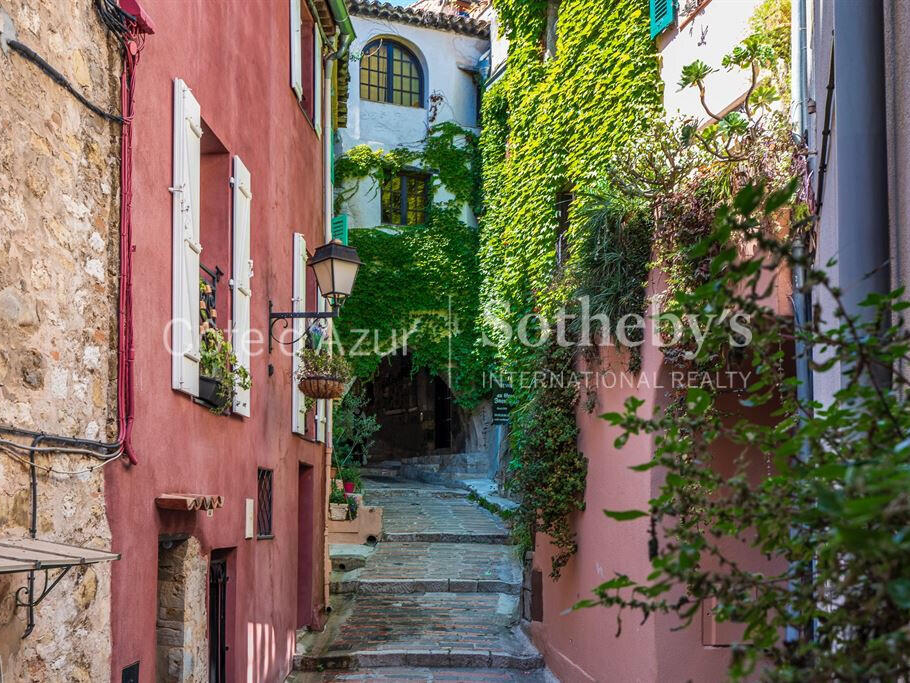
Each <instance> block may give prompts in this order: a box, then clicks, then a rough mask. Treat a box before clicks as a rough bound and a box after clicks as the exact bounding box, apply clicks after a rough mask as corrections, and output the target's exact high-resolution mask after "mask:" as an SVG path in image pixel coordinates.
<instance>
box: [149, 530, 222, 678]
mask: <svg viewBox="0 0 910 683" xmlns="http://www.w3.org/2000/svg"><path fill="white" fill-rule="evenodd" d="M207 590H208V560H207V558H206V557H205V556H204V555H202V553H201V549H200V546H199V541H198V540H196V539H195V538H192V537H190V538H189V539H187V540H185V541H179V542H176V543H163V544H161V545H160V546H159V550H158V619H157V622H156V624H157V626H156V631H157V633H156V636H157V643H156V664H155V679H156V681H158V683H206V682H207V681H208V680H209V672H208V637H207V633H208V620H207V610H206V593H207Z"/></svg>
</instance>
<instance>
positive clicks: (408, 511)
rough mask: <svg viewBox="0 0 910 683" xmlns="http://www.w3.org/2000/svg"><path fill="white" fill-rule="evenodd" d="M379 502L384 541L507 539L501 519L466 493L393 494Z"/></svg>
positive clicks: (464, 541) (500, 541)
mask: <svg viewBox="0 0 910 683" xmlns="http://www.w3.org/2000/svg"><path fill="white" fill-rule="evenodd" d="M381 505H382V509H383V525H382V526H383V539H384V540H386V541H400V542H415V541H416V542H427V543H508V539H509V532H508V530H507V529H506V527H505V525H504V524H503V522H502V520H501V519H500V518H499V517H497V516H496V515H494V514H493V513H492V512H488V511H487V510H484V509H483V508H481V507H479V506H478V505H476V504H475V503H473V502H472V501H470V500H468V499H467V498H466V497H465V498H460V497H459V498H437V497H435V496H428V497H423V496H421V497H411V496H395V497H389V498H387V499H385V500H383V501H382V503H381Z"/></svg>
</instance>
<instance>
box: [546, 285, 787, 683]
mask: <svg viewBox="0 0 910 683" xmlns="http://www.w3.org/2000/svg"><path fill="white" fill-rule="evenodd" d="M776 279H777V283H778V286H777V287H776V289H775V291H774V292H773V294H772V298H771V299H770V301H771V303H772V305H774V307H775V308H776V310H778V311H780V312H786V311H787V310H788V309H787V306H788V304H787V300H786V293H787V292H789V284H788V283H789V280H790V274H789V272H787V271H784V272H781V273H778V274H777V275H776ZM661 288H662V285H661V283H660V282H659V279H658V278H657V277H656V276H655V277H654V278H653V280H652V283H651V286H650V288H649V289H650V292H654V291H659V290H660V289H661ZM642 351H643V367H642V371H641V373H640V374H639V375H630V374H629V372H628V370H627V369H626V368H627V365H626V362H625V360H623V359H621V358H619V357H618V355H617V353H616V351H615V349H610V350H609V353H608V354H605V356H604V361H603V364H602V367H601V368H599V369H596V368H588V369H589V370H591V371H592V372H594V371H597V370H599V371H600V372H602V373H609V372H610V371H612V372H613V373H615V375H616V377H617V382H616V386H615V387H614V388H603V387H601V388H599V389H598V392H597V393H598V401H597V405H596V407H595V409H594V411H593V412H592V413H588V412H587V411H586V410H585V409H584V408H583V407H581V406H580V407H579V409H578V411H577V419H578V425H579V429H580V434H579V440H578V447H579V450H580V451H581V452H582V453H583V454H584V455H585V456H586V457H587V459H588V477H587V487H586V491H585V502H586V509H585V511H584V512H582V513H578V514H576V516H575V519H574V528H575V530H576V533H577V536H578V543H579V549H578V553H577V554H576V555H575V557H573V559H572V560H571V561H570V562H569V564H568V565H567V566H566V567H565V568H564V569H563V571H562V577H561V578H560V579H559V580H558V581H556V582H554V581H553V580H552V579H549V578H548V576H549V572H550V559H551V557H552V548H551V546H550V544H549V540H548V539H547V538H546V537H543V536H541V535H539V536H538V538H537V548H536V550H535V553H534V568H535V569H539V570H540V571H541V572H542V574H543V576H544V581H543V621H541V622H531V624H530V629H531V636H532V639H533V640H534V643H535V645H537V647H538V648H539V649H540V651H541V653H542V654H544V656H545V658H546V661H547V665H548V666H549V667H550V669H551V670H552V671H553V672H554V673H555V674H556V675H557V676H558V677H559V679H560V680H561V681H564V682H565V683H576V682H583V681H597V682H598V683H607V682H611V683H612V682H616V683H629V682H632V681H677V680H678V681H684V680H694V681H719V680H725V679H726V667H727V664H728V662H729V658H730V649H729V648H728V647H714V646H711V645H705V644H704V643H709V642H711V641H710V639H709V638H707V637H705V636H703V630H704V631H705V634H706V635H707V634H708V633H709V632H711V631H712V628H713V620H711V619H710V618H708V619H704V618H703V617H701V616H698V617H696V619H695V621H694V623H693V624H692V626H691V627H690V628H688V629H685V630H682V631H673V630H672V629H673V628H674V627H676V626H678V625H679V621H678V620H677V619H676V618H675V617H673V616H660V615H652V616H651V617H650V618H649V619H648V620H647V621H646V622H645V623H644V624H642V623H641V614H640V613H638V612H626V613H625V614H624V615H623V622H622V633H621V635H620V636H619V637H616V632H617V620H616V617H617V612H616V610H613V609H609V610H608V609H605V608H602V607H594V608H589V609H584V610H580V611H577V612H567V610H568V609H569V608H570V607H571V606H572V605H573V604H574V603H576V602H577V601H579V600H581V599H586V598H591V597H593V595H592V593H591V590H592V589H593V588H595V587H596V586H598V585H599V584H601V583H603V582H604V581H607V580H608V579H610V578H612V577H613V576H614V575H615V574H616V573H625V574H628V575H630V576H631V577H633V578H636V579H638V580H644V578H645V577H646V576H647V575H648V574H649V573H650V571H651V564H650V561H649V560H648V539H649V536H648V527H649V520H648V518H641V519H639V520H635V521H630V522H616V521H614V520H611V519H609V518H607V517H606V516H605V515H604V514H603V510H604V509H612V510H629V509H647V501H648V500H649V499H650V498H652V497H654V496H656V495H657V493H658V490H659V487H660V484H661V478H662V476H663V473H662V472H661V471H659V470H656V469H654V470H649V471H648V472H635V471H632V470H630V469H629V467H630V466H632V465H637V464H641V463H644V462H646V461H647V460H649V459H650V457H651V452H652V451H651V449H652V445H653V444H652V440H651V439H650V438H649V437H644V436H640V437H632V438H630V439H629V441H628V443H627V445H626V446H625V447H624V448H622V449H620V450H617V449H615V448H614V447H613V442H614V440H615V439H616V437H617V436H619V435H620V433H621V430H620V429H619V428H617V427H612V426H611V425H610V424H608V423H607V422H606V421H605V420H602V419H601V418H600V417H599V415H601V414H602V413H605V412H611V411H620V412H621V411H622V410H623V403H624V402H625V400H626V398H628V397H629V396H632V395H634V396H637V397H638V398H639V399H642V400H644V401H645V404H644V405H643V406H642V407H641V408H640V409H639V413H640V414H642V415H650V414H652V412H653V411H654V409H655V406H659V405H661V404H663V403H665V402H666V401H667V400H668V399H669V398H670V387H672V385H673V378H672V377H671V376H670V374H669V373H670V372H671V369H670V368H667V367H664V365H663V354H662V352H661V350H660V349H657V348H654V347H653V346H650V345H649V344H648V343H645V344H644V345H643V347H642ZM620 376H624V377H626V378H627V380H626V381H627V383H626V385H625V386H622V385H620V383H619V377H620ZM629 378H632V379H634V382H635V383H636V384H635V386H629ZM719 400H720V401H721V402H722V404H723V407H724V408H725V409H726V410H730V411H736V410H739V412H742V409H741V408H740V407H739V404H738V401H737V398H736V396H735V395H732V394H730V395H723V397H722V398H721V399H719ZM769 412H770V410H769V409H763V415H766V416H767V414H769ZM749 418H750V419H756V420H757V419H758V418H757V417H756V416H755V415H750V416H749ZM767 419H769V420H770V419H771V418H767ZM712 451H713V455H714V464H713V467H715V468H716V469H717V471H719V472H722V473H732V471H733V464H732V463H733V458H734V456H735V455H737V454H738V453H739V449H738V448H737V449H735V450H734V449H726V448H724V446H723V444H717V445H716V446H715V447H712ZM769 471H770V463H768V462H767V460H766V459H765V458H764V457H763V456H760V455H756V457H755V460H754V462H753V463H751V464H750V474H751V476H752V477H753V481H758V480H760V479H761V477H762V476H765V475H766V474H767V473H768V472H769ZM730 550H731V552H732V553H734V554H735V557H736V558H737V559H739V560H740V561H741V562H743V563H746V562H748V563H749V564H751V565H752V566H753V567H755V568H756V569H760V568H762V566H763V565H764V562H765V561H764V560H763V559H762V558H761V556H760V554H758V553H755V552H754V550H753V549H751V548H749V547H747V546H746V545H745V544H740V545H739V546H738V547H734V546H732V545H731V548H730ZM764 566H767V565H764ZM778 569H779V567H778ZM731 628H733V629H737V627H736V626H731V625H728V624H723V625H719V626H718V629H717V630H718V632H720V633H721V635H723V636H729V635H730V633H731V631H730V629H731ZM735 635H736V636H738V635H739V634H738V631H736V634H735ZM727 642H729V638H728V639H727Z"/></svg>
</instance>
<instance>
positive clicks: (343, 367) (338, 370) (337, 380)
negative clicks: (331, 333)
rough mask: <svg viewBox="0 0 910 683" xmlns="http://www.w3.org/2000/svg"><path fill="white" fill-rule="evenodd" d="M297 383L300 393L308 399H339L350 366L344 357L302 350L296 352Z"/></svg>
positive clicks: (348, 377)
mask: <svg viewBox="0 0 910 683" xmlns="http://www.w3.org/2000/svg"><path fill="white" fill-rule="evenodd" d="M297 355H298V358H299V360H300V363H299V365H298V368H297V383H298V386H299V387H300V391H301V392H302V393H303V394H304V395H306V396H309V397H310V398H341V397H342V396H344V391H345V388H346V386H347V383H348V380H350V379H351V366H350V364H349V363H348V362H347V360H345V358H344V356H341V355H332V356H330V355H329V354H327V353H325V352H320V351H318V350H316V349H310V348H303V349H301V350H300V351H299V352H298V354H297Z"/></svg>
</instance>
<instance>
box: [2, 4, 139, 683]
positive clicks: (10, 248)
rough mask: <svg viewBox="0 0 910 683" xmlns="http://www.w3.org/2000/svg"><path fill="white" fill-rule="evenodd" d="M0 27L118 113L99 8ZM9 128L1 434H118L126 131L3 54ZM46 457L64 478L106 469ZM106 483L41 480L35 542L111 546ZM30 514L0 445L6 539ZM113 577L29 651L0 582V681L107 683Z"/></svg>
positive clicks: (72, 576)
mask: <svg viewBox="0 0 910 683" xmlns="http://www.w3.org/2000/svg"><path fill="white" fill-rule="evenodd" d="M0 24H4V25H5V26H6V27H13V28H14V29H15V32H16V36H15V37H16V39H17V40H19V41H21V42H22V43H24V44H26V45H27V46H29V47H30V48H31V49H33V50H34V51H35V52H36V53H38V54H39V55H40V56H41V57H43V58H44V59H45V60H46V61H47V62H48V63H50V64H51V65H53V66H54V67H55V68H56V69H57V70H58V71H60V72H61V73H62V74H63V75H64V76H65V77H66V78H67V79H69V81H70V82H71V83H72V84H73V86H74V87H75V88H76V89H78V90H79V91H80V92H82V93H83V94H84V95H85V96H86V97H87V98H88V99H90V100H91V101H92V102H94V103H96V104H97V105H98V106H100V107H102V108H103V109H106V110H108V111H111V112H118V111H119V108H120V88H119V75H120V70H121V63H120V56H119V53H118V51H117V49H116V48H115V44H114V42H113V41H112V40H111V39H109V36H108V34H107V31H106V30H105V28H104V27H103V25H102V24H101V22H100V21H99V19H98V15H97V13H96V10H95V7H94V3H93V2H92V0H68V1H67V2H63V3H56V2H43V1H40V0H0ZM4 37H5V38H10V37H12V36H10V35H9V33H8V32H5V33H4ZM0 130H2V134H0V424H3V425H13V426H17V427H23V428H27V429H33V430H41V431H46V432H49V433H55V434H62V435H66V436H76V437H84V438H90V439H113V438H115V436H116V434H115V431H116V427H115V424H114V421H115V419H116V403H115V400H116V391H115V389H116V387H115V381H116V379H115V370H116V355H115V350H116V296H117V276H118V240H117V235H118V226H119V174H120V165H119V157H120V138H119V135H120V128H119V126H118V125H116V124H113V123H109V122H108V121H106V120H104V119H102V118H101V117H99V116H97V115H96V114H94V113H92V112H91V111H89V110H88V109H86V108H85V107H84V106H83V105H82V104H80V103H79V102H78V101H77V100H76V99H75V98H74V97H73V96H72V95H71V94H69V93H68V92H66V91H65V90H64V89H63V88H61V87H60V86H59V85H58V84H56V83H54V82H53V81H52V80H51V79H50V78H49V77H48V76H47V75H46V74H45V73H43V72H42V71H41V70H40V69H39V68H38V67H37V66H36V65H34V64H32V63H31V62H29V61H27V60H26V59H24V58H23V57H22V56H21V55H19V54H17V53H15V52H14V51H12V50H9V51H3V52H0ZM12 453H15V452H12ZM38 462H39V464H40V465H44V466H53V467H54V468H57V469H59V470H62V471H68V472H72V471H77V470H84V469H85V468H86V467H89V466H92V465H95V464H97V461H94V460H91V459H88V458H85V457H82V456H66V457H62V456H59V455H54V456H40V457H39V458H38ZM108 466H109V467H121V466H122V464H121V463H119V462H115V463H113V464H110V465H108ZM103 480H104V475H103V472H102V471H101V470H95V471H93V472H86V473H82V474H79V475H76V476H67V475H59V474H48V473H46V472H42V473H40V474H39V481H38V491H39V495H38V512H39V514H38V536H39V537H40V538H46V539H50V540H55V541H60V542H65V543H73V544H80V545H88V546H94V547H110V543H111V539H110V531H109V527H108V522H107V518H106V514H105V508H104V491H103ZM29 511H30V496H29V489H28V469H27V467H25V466H23V464H22V462H21V461H19V460H16V459H14V458H13V457H12V456H11V452H10V451H9V450H8V449H0V535H2V536H4V537H20V538H21V537H24V536H26V535H27V534H28V525H29ZM110 571H111V568H110V566H109V565H108V564H99V565H94V566H92V567H87V568H76V569H73V570H71V571H70V572H69V574H68V575H67V576H66V577H65V578H64V579H63V581H61V583H60V584H58V586H57V587H56V588H54V590H53V591H52V592H51V593H50V594H49V595H48V597H47V598H46V599H45V600H44V601H43V602H42V603H41V604H40V605H39V606H38V608H37V609H36V626H35V629H34V631H33V632H32V633H31V635H29V636H28V638H26V639H24V640H23V639H22V638H21V636H22V634H23V631H24V628H25V621H24V618H25V612H24V610H21V609H20V610H15V609H14V604H15V602H14V593H15V591H16V589H18V588H19V587H20V586H23V585H24V584H25V574H11V575H3V576H0V668H2V677H3V680H7V681H20V680H21V681H26V680H31V681H103V680H108V678H109V676H110ZM42 581H43V576H42V575H40V574H39V575H38V577H37V584H38V586H39V590H40V586H41V584H42Z"/></svg>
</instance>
